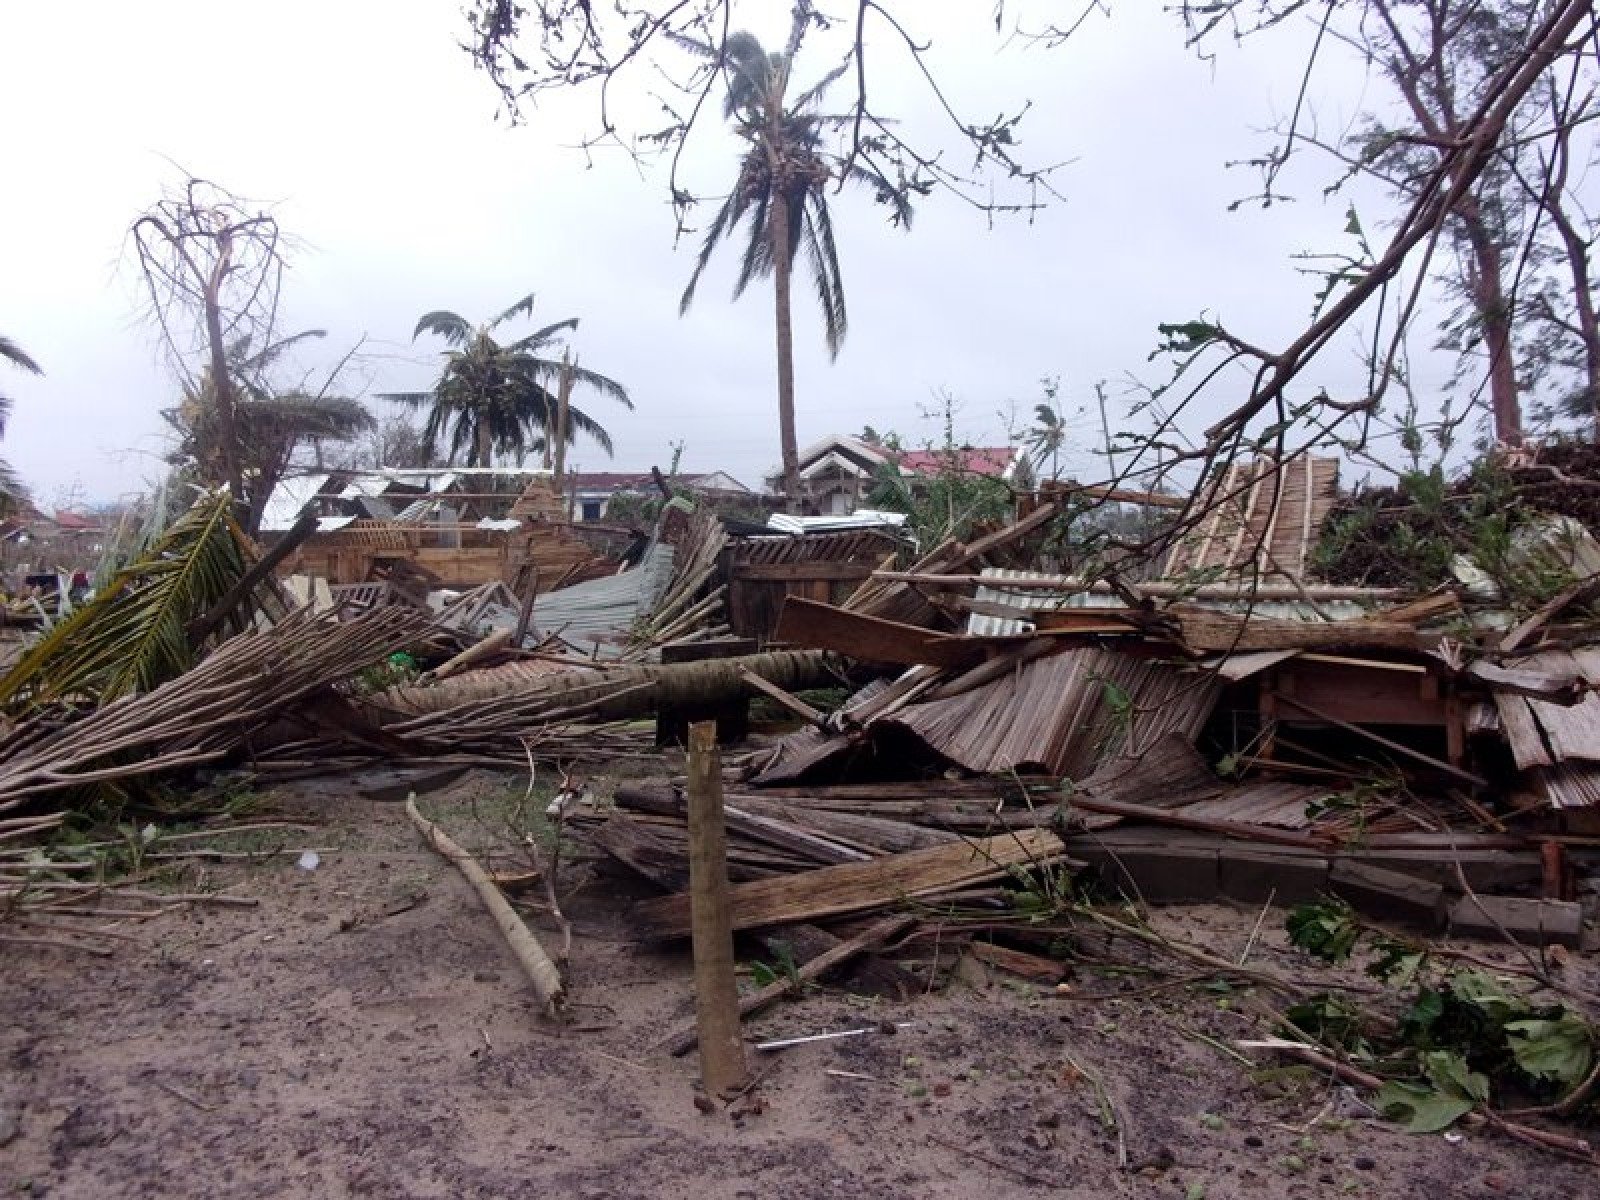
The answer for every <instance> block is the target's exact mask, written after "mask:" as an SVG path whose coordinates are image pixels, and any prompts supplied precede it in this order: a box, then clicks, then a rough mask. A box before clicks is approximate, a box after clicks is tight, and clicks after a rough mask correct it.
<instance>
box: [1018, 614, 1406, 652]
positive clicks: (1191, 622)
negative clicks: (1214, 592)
mask: <svg viewBox="0 0 1600 1200" xmlns="http://www.w3.org/2000/svg"><path fill="white" fill-rule="evenodd" d="M1163 615H1164V616H1165V617H1166V618H1167V619H1168V620H1172V621H1176V622H1177V625H1178V628H1179V630H1180V633H1181V637H1182V639H1183V643H1184V645H1185V646H1187V647H1188V648H1189V650H1190V651H1191V652H1194V653H1200V654H1211V653H1219V652H1220V653H1235V652H1240V651H1249V650H1310V649H1324V650H1327V649H1335V648H1339V649H1387V650H1411V651H1416V650H1419V649H1420V648H1421V641H1420V637H1421V635H1420V634H1418V632H1417V629H1416V626H1414V625H1409V624H1405V623H1403V622H1389V621H1370V620H1354V621H1291V620H1282V619H1279V618H1276V617H1262V616H1254V615H1249V616H1247V615H1245V614H1242V613H1225V612H1218V611H1216V610H1214V609H1208V608H1200V607H1198V606H1196V605H1192V604H1178V603H1175V604H1170V605H1168V606H1167V607H1166V608H1165V609H1164V610H1163ZM1049 621H1050V614H1047V613H1041V614H1040V616H1039V623H1040V627H1041V628H1045V627H1047V626H1048V625H1049Z"/></svg>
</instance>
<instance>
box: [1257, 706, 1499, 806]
mask: <svg viewBox="0 0 1600 1200" xmlns="http://www.w3.org/2000/svg"><path fill="white" fill-rule="evenodd" d="M1277 700H1278V703H1280V704H1287V705H1288V706H1289V707H1290V708H1295V709H1299V710H1300V711H1301V712H1303V713H1304V714H1305V715H1306V716H1308V717H1314V718H1316V719H1317V720H1318V721H1323V722H1326V723H1327V724H1329V725H1332V726H1334V727H1335V728H1338V729H1342V730H1344V731H1345V732H1346V733H1353V734H1355V735H1356V736H1357V737H1364V738H1366V739H1367V740H1368V741H1371V742H1376V743H1377V744H1378V745H1380V746H1382V747H1383V748H1384V749H1386V750H1392V751H1394V752H1395V753H1396V754H1401V755H1404V756H1405V757H1406V758H1409V759H1413V760H1415V761H1417V762H1420V763H1422V764H1423V765H1424V766H1428V767H1432V768H1433V769H1434V770H1436V771H1443V772H1444V773H1445V774H1446V775H1453V776H1455V777H1456V778H1457V779H1460V780H1463V781H1464V782H1466V783H1470V784H1471V785H1472V786H1473V787H1480V788H1486V787H1488V786H1489V781H1488V780H1487V779H1484V778H1483V777H1482V776H1481V775H1474V774H1473V773H1472V772H1471V771H1466V770H1463V769H1462V768H1460V767H1456V766H1452V765H1451V764H1450V763H1447V762H1445V761H1443V760H1442V759H1437V758H1434V757H1433V756H1432V755H1431V754H1424V753H1423V752H1422V751H1420V750H1413V749H1412V748H1411V747H1410V746H1406V745H1402V744H1401V743H1400V742H1396V741H1393V740H1391V739H1390V738H1386V737H1384V736H1383V735H1382V734H1377V733H1373V732H1372V730H1370V729H1364V728H1362V727H1361V726H1360V725H1354V724H1352V723H1351V722H1349V721H1341V720H1340V719H1339V718H1338V717H1334V716H1330V715H1328V714H1327V713H1325V712H1322V711H1321V710H1320V709H1316V708H1313V707H1312V706H1311V705H1309V704H1302V703H1301V702H1300V701H1299V700H1296V699H1295V698H1294V697H1293V696H1283V695H1280V696H1278V697H1277Z"/></svg>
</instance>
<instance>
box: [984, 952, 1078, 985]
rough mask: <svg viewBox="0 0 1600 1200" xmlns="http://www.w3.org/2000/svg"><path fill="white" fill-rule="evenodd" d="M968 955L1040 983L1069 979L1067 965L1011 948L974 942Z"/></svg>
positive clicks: (998, 968)
mask: <svg viewBox="0 0 1600 1200" xmlns="http://www.w3.org/2000/svg"><path fill="white" fill-rule="evenodd" d="M967 953H968V954H970V955H972V957H973V958H975V959H977V960H978V961H979V962H983V963H988V964H989V965H990V966H991V967H994V968H996V969H997V970H1001V971H1006V972H1008V973H1010V974H1012V975H1020V976H1022V978H1024V979H1032V980H1034V981H1036V982H1038V983H1060V982H1061V981H1062V980H1063V979H1065V978H1066V977H1067V964H1066V963H1063V962H1058V961H1056V960H1055V959H1053V958H1043V957H1041V956H1040V955H1037V954H1027V953H1024V952H1023V951H1021V950H1013V949H1011V948H1010V947H1009V946H996V945H995V944H994V943H993V942H973V943H972V944H971V945H970V946H968V947H967Z"/></svg>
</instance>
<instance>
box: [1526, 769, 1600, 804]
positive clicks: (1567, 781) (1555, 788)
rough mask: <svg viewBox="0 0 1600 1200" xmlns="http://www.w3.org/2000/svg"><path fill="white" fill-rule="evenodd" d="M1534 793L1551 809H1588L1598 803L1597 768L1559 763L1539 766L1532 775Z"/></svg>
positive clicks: (1598, 776)
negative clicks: (1542, 798) (1546, 802)
mask: <svg viewBox="0 0 1600 1200" xmlns="http://www.w3.org/2000/svg"><path fill="white" fill-rule="evenodd" d="M1532 780H1533V787H1534V790H1535V791H1537V792H1539V793H1540V794H1541V795H1543V796H1544V798H1545V799H1546V800H1547V801H1549V803H1550V805H1551V807H1552V808H1591V807H1593V806H1594V805H1596V804H1600V766H1592V765H1590V764H1588V763H1562V764H1561V765H1559V766H1554V767H1541V768H1539V769H1538V770H1536V771H1534V772H1533V775H1532Z"/></svg>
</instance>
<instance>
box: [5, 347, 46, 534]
mask: <svg viewBox="0 0 1600 1200" xmlns="http://www.w3.org/2000/svg"><path fill="white" fill-rule="evenodd" d="M0 359H3V360H4V361H6V362H7V363H10V364H11V365H12V366H13V367H16V368H17V369H18V370H22V371H28V372H30V373H32V374H34V375H43V374H44V371H43V369H42V368H41V367H40V366H39V364H38V363H36V362H34V361H33V359H31V358H29V357H28V355H27V354H26V353H25V352H24V351H23V349H22V347H21V346H19V345H17V344H16V343H15V342H13V341H12V340H11V339H10V338H8V337H5V336H4V335H0ZM10 419H11V397H10V396H7V395H6V394H5V393H3V392H0V437H4V436H5V432H6V422H7V421H9V420H10ZM26 496H27V489H26V488H25V487H23V486H22V481H21V480H20V479H18V478H17V476H16V473H15V472H14V471H12V469H11V465H10V464H9V463H7V462H6V461H4V460H3V459H0V515H4V514H6V513H9V512H12V511H13V510H15V509H16V508H18V507H19V506H20V505H21V504H22V502H23V500H24V499H25V498H26Z"/></svg>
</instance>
